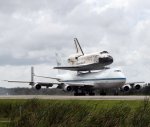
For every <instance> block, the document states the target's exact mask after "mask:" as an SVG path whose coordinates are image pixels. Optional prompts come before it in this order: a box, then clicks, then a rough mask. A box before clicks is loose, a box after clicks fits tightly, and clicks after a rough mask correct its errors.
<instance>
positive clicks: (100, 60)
mask: <svg viewBox="0 0 150 127" xmlns="http://www.w3.org/2000/svg"><path fill="white" fill-rule="evenodd" d="M99 62H100V63H105V64H111V63H113V58H112V57H111V56H108V57H104V58H99Z"/></svg>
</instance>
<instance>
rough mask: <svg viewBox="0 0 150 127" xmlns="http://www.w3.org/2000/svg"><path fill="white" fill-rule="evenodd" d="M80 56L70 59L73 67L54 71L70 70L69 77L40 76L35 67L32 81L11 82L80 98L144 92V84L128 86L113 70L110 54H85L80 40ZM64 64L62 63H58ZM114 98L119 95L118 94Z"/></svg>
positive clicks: (78, 49) (76, 45)
mask: <svg viewBox="0 0 150 127" xmlns="http://www.w3.org/2000/svg"><path fill="white" fill-rule="evenodd" d="M74 42H75V48H76V54H73V55H71V56H69V57H68V64H69V65H70V66H61V65H60V64H59V66H58V67H54V69H61V70H69V72H67V73H65V74H58V75H57V76H56V77H55V78H54V77H46V76H39V75H36V74H35V73H34V68H33V67H31V81H13V80H5V81H8V82H17V83H29V85H31V86H32V87H35V88H36V89H37V90H40V89H41V88H42V87H47V88H49V87H51V88H52V87H53V86H54V85H55V86H56V88H58V89H62V90H63V91H66V92H74V95H75V96H78V95H91V96H92V95H95V90H100V94H101V95H105V94H106V93H105V90H106V89H115V90H119V89H121V90H123V91H128V90H130V89H131V88H135V89H140V88H142V87H143V86H144V83H132V84H133V85H132V86H131V85H130V84H127V83H126V77H125V75H124V74H123V72H122V71H121V70H120V69H118V68H109V67H108V65H110V64H111V63H112V62H113V58H112V56H111V55H110V54H109V53H108V52H107V51H102V52H99V53H91V54H84V52H83V50H82V48H81V46H80V44H79V42H78V40H77V38H75V39H74ZM57 62H59V63H60V61H57ZM35 76H36V77H42V78H48V79H53V80H54V81H52V82H51V81H50V82H36V81H34V77H35ZM114 94H117V92H116V91H115V93H114Z"/></svg>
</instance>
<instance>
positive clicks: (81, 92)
mask: <svg viewBox="0 0 150 127" xmlns="http://www.w3.org/2000/svg"><path fill="white" fill-rule="evenodd" d="M86 94H88V95H89V96H95V93H94V92H93V90H85V89H75V92H74V96H85V95H86Z"/></svg>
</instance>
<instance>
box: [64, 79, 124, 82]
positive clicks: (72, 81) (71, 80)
mask: <svg viewBox="0 0 150 127" xmlns="http://www.w3.org/2000/svg"><path fill="white" fill-rule="evenodd" d="M98 80H126V78H101V79H78V80H64V81H63V82H80V81H98Z"/></svg>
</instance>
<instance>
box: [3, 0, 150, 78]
mask: <svg viewBox="0 0 150 127" xmlns="http://www.w3.org/2000/svg"><path fill="white" fill-rule="evenodd" d="M149 8H150V2H148V1H147V0H142V1H141V0H122V1H120V0H108V1H105V0H102V1H98V0H83V1H79V0H72V1H69V0H64V1H61V0H55V1H52V0H50V1H48V0H26V1H20V0H13V1H11V0H5V1H0V20H1V22H0V66H1V68H4V67H5V66H6V65H9V66H12V68H13V67H14V66H15V69H17V67H16V66H18V65H19V66H21V67H23V66H29V65H39V66H40V65H41V64H46V65H47V66H46V67H48V66H54V65H55V52H61V53H63V54H64V55H63V56H65V57H66V56H68V55H69V54H70V53H74V47H73V38H74V37H78V39H79V41H80V42H81V45H82V47H83V49H84V51H85V52H94V51H101V50H108V51H110V53H111V54H112V55H113V56H114V60H115V62H114V63H113V65H112V66H121V67H122V68H123V69H124V71H125V73H126V75H127V77H128V79H129V80H135V78H134V77H135V76H136V75H138V77H139V78H138V79H139V80H147V77H148V73H150V72H149V68H150V67H149V62H150V57H149V53H150V52H149V46H150V43H149V42H150V36H149V34H150V9H149ZM6 69H7V68H6ZM18 69H19V67H18ZM2 70H5V69H2ZM45 70H47V69H45ZM5 71H7V70H5ZM144 72H146V73H147V74H145V73H144ZM14 73H15V72H14ZM45 73H47V72H46V71H45ZM141 74H142V75H141ZM0 76H1V77H2V78H5V77H3V76H2V75H1V74H0Z"/></svg>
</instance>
